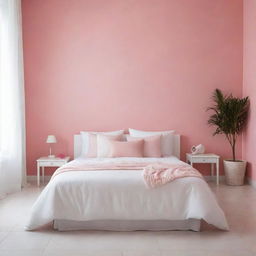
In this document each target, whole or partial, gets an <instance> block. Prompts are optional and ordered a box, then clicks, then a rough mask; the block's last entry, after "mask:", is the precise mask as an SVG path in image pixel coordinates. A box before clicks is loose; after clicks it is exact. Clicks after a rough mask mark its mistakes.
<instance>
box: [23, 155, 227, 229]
mask: <svg viewBox="0 0 256 256" xmlns="http://www.w3.org/2000/svg"><path fill="white" fill-rule="evenodd" d="M146 160H147V162H149V163H155V162H163V163H171V164H182V163H183V162H182V161H180V160H179V159H177V158H176V157H164V158H147V159H146ZM108 161H113V159H109V158H103V159H94V158H91V159H86V158H78V159H75V160H73V161H71V162H69V163H67V164H66V167H68V166H69V165H70V166H79V165H80V166H81V165H83V164H85V163H88V164H90V163H95V162H103V163H104V162H106V163H107V162H108ZM115 161H120V159H119V158H116V159H115ZM122 161H127V162H129V163H131V162H139V161H141V162H145V158H122ZM183 164H184V163H183ZM189 219H196V220H201V219H203V220H205V221H206V222H207V223H209V224H212V225H214V226H216V227H217V228H219V229H224V230H227V229H228V224H227V221H226V218H225V215H224V213H223V211H222V209H221V208H220V207H219V205H218V202H217V201H216V198H215V196H214V195H213V193H212V191H211V189H210V188H209V186H208V184H207V183H206V182H205V181H204V180H203V179H200V178H196V177H186V178H180V179H176V180H174V181H172V182H170V183H168V184H165V185H163V186H161V187H158V188H154V189H149V188H148V187H147V186H146V185H145V182H144V180H143V175H142V171H141V170H101V171H86V170H84V171H69V172H63V173H61V174H59V175H57V176H56V177H55V178H53V179H52V180H51V181H50V182H49V183H48V184H47V186H46V187H45V189H44V190H43V191H42V193H41V194H40V196H39V197H38V199H37V200H36V202H35V203H34V205H33V207H32V210H31V214H30V216H29V219H28V222H27V225H26V226H25V228H26V229H27V230H35V229H38V228H40V227H41V226H43V225H45V224H48V223H50V222H52V221H54V220H55V221H56V220H65V221H78V222H86V221H102V220H104V221H113V220H117V221H120V220H122V221H138V220H140V221H149V222H150V221H158V220H161V221H177V220H178V221H184V220H189ZM149 222H148V223H149Z"/></svg>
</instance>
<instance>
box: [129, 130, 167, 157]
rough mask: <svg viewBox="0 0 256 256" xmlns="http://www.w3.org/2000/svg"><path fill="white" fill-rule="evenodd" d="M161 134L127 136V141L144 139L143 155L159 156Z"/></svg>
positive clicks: (160, 153) (160, 154)
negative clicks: (141, 136) (140, 136)
mask: <svg viewBox="0 0 256 256" xmlns="http://www.w3.org/2000/svg"><path fill="white" fill-rule="evenodd" d="M161 136H162V135H155V136H149V137H145V138H139V137H131V136H127V141H136V140H138V139H139V140H140V139H143V140H144V156H145V157H161V156H162V152H161Z"/></svg>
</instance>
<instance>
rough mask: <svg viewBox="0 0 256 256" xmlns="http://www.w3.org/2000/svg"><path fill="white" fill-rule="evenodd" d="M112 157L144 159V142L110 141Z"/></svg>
mask: <svg viewBox="0 0 256 256" xmlns="http://www.w3.org/2000/svg"><path fill="white" fill-rule="evenodd" d="M109 143H110V148H111V151H110V157H143V148H144V140H136V141H109Z"/></svg>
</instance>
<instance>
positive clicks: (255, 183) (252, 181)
mask: <svg viewBox="0 0 256 256" xmlns="http://www.w3.org/2000/svg"><path fill="white" fill-rule="evenodd" d="M246 179H247V182H248V184H249V185H251V186H252V187H254V188H256V180H253V179H251V178H249V177H247V178H246Z"/></svg>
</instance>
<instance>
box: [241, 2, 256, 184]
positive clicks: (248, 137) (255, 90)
mask: <svg viewBox="0 0 256 256" xmlns="http://www.w3.org/2000/svg"><path fill="white" fill-rule="evenodd" d="M243 93H244V95H245V96H247V95H249V96H250V102H251V108H250V117H249V122H248V126H247V130H246V132H245V134H244V137H243V157H244V159H246V160H247V161H248V162H249V163H248V169H247V170H248V176H249V177H251V178H253V179H254V180H256V156H255V152H256V1H255V0H245V1H244V84H243Z"/></svg>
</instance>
